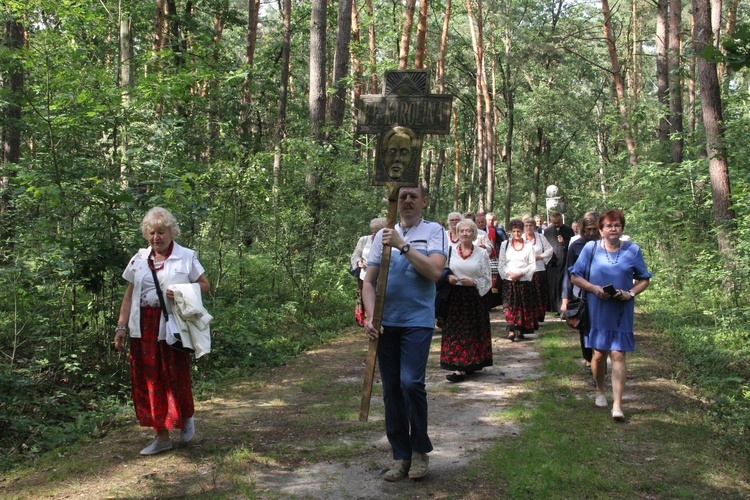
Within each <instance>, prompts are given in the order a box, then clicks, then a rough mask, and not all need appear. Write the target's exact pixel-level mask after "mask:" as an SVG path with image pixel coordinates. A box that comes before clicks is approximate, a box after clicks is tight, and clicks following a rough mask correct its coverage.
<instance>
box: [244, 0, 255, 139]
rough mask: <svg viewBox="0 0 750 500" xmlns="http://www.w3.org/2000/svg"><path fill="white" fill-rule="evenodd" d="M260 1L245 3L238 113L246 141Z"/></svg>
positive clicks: (248, 133) (252, 0)
mask: <svg viewBox="0 0 750 500" xmlns="http://www.w3.org/2000/svg"><path fill="white" fill-rule="evenodd" d="M259 12H260V0H248V1H247V35H246V37H245V65H246V66H247V76H245V80H244V82H243V85H242V106H241V111H240V128H241V133H242V137H243V138H244V139H245V140H246V141H247V139H248V138H249V137H250V133H251V127H250V117H251V114H252V110H251V108H250V104H251V102H252V97H253V76H252V75H253V62H254V59H255V43H256V40H257V39H258V15H259Z"/></svg>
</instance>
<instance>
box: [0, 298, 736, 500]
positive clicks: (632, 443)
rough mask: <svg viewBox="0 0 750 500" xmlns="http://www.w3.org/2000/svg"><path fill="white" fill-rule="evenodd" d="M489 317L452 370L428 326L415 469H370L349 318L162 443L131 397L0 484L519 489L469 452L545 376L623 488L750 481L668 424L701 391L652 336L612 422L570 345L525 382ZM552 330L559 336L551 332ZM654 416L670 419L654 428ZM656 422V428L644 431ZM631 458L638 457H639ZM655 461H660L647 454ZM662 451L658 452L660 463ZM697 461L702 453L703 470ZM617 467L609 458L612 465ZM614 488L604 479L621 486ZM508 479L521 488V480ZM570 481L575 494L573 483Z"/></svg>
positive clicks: (11, 494) (507, 419)
mask: <svg viewBox="0 0 750 500" xmlns="http://www.w3.org/2000/svg"><path fill="white" fill-rule="evenodd" d="M490 316H491V322H492V334H493V354H494V366H492V367H489V368H485V369H484V370H482V371H481V372H480V373H477V374H475V375H473V376H472V377H470V378H468V379H467V380H466V381H465V382H463V383H459V384H453V383H450V382H448V381H447V380H446V379H445V375H446V373H447V372H446V371H444V370H441V369H440V367H439V352H440V341H441V335H440V331H439V330H437V331H436V334H435V336H434V339H433V343H432V348H431V353H430V358H429V363H428V371H427V393H428V401H429V422H430V424H429V425H430V429H429V432H430V437H431V439H432V441H433V445H434V447H435V449H434V451H433V452H432V453H430V472H429V474H428V476H427V477H425V478H424V479H422V480H419V481H411V480H408V479H406V480H403V481H400V482H397V483H388V482H386V481H384V480H383V479H382V474H383V473H384V472H385V470H386V469H387V467H388V466H389V465H390V463H391V460H392V459H391V451H390V446H389V444H388V442H387V440H386V437H385V430H384V424H383V403H382V398H381V391H380V383H379V377H378V376H377V374H376V381H375V385H374V388H373V397H372V403H371V408H370V419H369V421H368V422H366V423H362V422H359V421H358V417H359V403H360V393H361V388H362V374H363V369H364V360H365V357H366V353H367V341H366V339H365V337H364V335H363V333H362V330H361V329H359V328H356V327H355V328H351V329H350V330H349V331H348V332H346V333H344V334H343V335H342V336H341V337H340V338H339V339H338V340H336V341H334V342H331V343H328V344H326V345H323V346H321V347H320V348H318V349H315V350H312V351H310V352H307V353H305V354H302V355H300V356H298V357H296V358H294V359H292V360H290V361H289V363H288V364H287V365H285V366H281V367H277V368H273V369H268V370H264V371H261V372H259V373H255V374H253V375H252V376H250V377H248V378H247V379H246V380H243V381H240V382H238V383H235V384H233V385H231V386H229V387H227V388H225V389H222V390H221V391H220V392H217V393H216V394H213V395H211V397H210V398H207V399H205V400H202V401H199V402H197V403H196V416H195V420H196V436H195V438H194V439H193V440H192V441H191V442H190V443H180V442H179V437H178V433H177V432H174V433H173V437H174V438H176V441H175V448H174V449H173V450H171V451H168V452H165V453H162V454H159V455H156V456H152V457H142V456H140V455H139V454H138V452H139V450H140V449H141V448H142V447H143V446H144V445H146V444H147V443H148V442H149V440H150V439H152V436H153V434H152V432H151V430H149V429H146V428H141V427H138V426H137V424H136V423H135V419H134V417H133V416H132V410H129V411H130V412H131V416H130V418H131V419H132V424H130V425H127V426H125V427H122V428H119V429H117V430H116V431H114V432H111V433H110V434H109V435H108V436H105V437H103V438H101V439H96V440H91V441H89V442H88V443H84V444H82V445H79V446H76V447H71V448H70V449H69V450H68V451H65V452H63V453H61V454H60V456H59V459H58V460H56V461H55V462H54V463H50V462H49V461H45V462H44V464H45V465H41V462H40V464H37V467H36V468H35V469H34V470H33V471H28V472H17V473H14V475H13V476H8V477H6V478H0V497H2V498H87V499H88V498H96V499H100V498H185V497H190V498H193V497H198V498H262V499H277V498H305V499H376V498H409V499H411V498H431V499H444V498H461V499H483V498H498V497H499V498H502V497H512V498H518V497H524V498H525V497H527V496H528V495H527V494H526V493H524V494H523V495H522V494H521V493H520V492H519V491H516V490H513V491H515V493H512V492H511V491H508V492H505V491H503V490H504V489H505V488H506V487H507V488H516V489H517V488H518V487H519V485H518V484H516V483H517V482H518V481H517V480H518V479H519V478H517V477H515V476H514V477H508V476H506V475H507V474H513V472H512V471H500V476H502V477H506V479H507V480H508V482H506V480H505V479H501V478H498V477H497V475H496V474H490V475H487V474H485V475H484V479H483V476H482V475H481V474H479V475H477V474H476V473H471V472H470V471H471V470H474V471H476V469H477V467H476V465H479V468H480V470H481V464H482V462H481V461H479V462H478V461H477V460H481V459H482V458H483V457H484V456H485V453H486V452H488V451H489V449H490V448H491V447H493V446H494V445H496V444H497V443H499V442H500V441H502V440H503V439H505V438H507V437H508V436H521V437H520V438H521V439H523V437H522V434H521V431H522V428H521V426H520V425H519V423H518V422H519V417H521V414H522V413H524V412H525V411H526V410H525V409H528V408H530V407H532V405H535V404H536V401H537V400H538V395H539V393H538V391H539V390H540V388H541V387H543V386H545V385H546V386H547V389H546V390H547V391H549V390H550V387H551V388H553V389H552V390H553V391H554V390H555V389H554V387H557V386H559V387H560V390H561V392H560V397H561V398H568V399H566V400H565V401H566V402H565V403H563V402H562V400H561V404H562V405H564V406H569V410H570V411H572V412H574V415H575V416H573V415H572V414H571V413H567V414H565V410H561V412H562V415H565V416H562V417H561V416H560V415H558V414H555V413H553V414H550V415H549V418H551V419H553V420H556V421H549V424H548V425H549V427H550V429H552V428H555V429H559V430H556V431H553V432H557V433H558V434H552V435H553V436H554V435H559V436H560V439H561V441H560V443H564V442H566V440H569V438H572V437H573V436H574V435H578V434H580V432H577V431H576V430H575V429H576V425H584V426H585V425H604V426H605V427H603V428H602V429H603V430H604V429H606V432H608V433H613V436H612V438H613V439H616V440H618V442H620V443H621V446H622V449H623V450H627V451H626V452H625V454H624V455H622V457H623V458H622V460H624V457H627V462H628V464H630V465H631V466H634V467H635V470H638V471H639V472H638V474H636V476H635V481H636V482H637V483H641V486H639V485H635V486H632V487H631V486H628V487H630V488H631V489H630V490H625V491H630V492H631V495H632V494H633V492H634V491H639V492H640V493H641V494H645V493H644V492H646V491H651V493H648V494H645V496H641V495H639V494H636V495H635V496H636V497H639V498H662V497H663V498H673V497H674V495H675V494H676V493H675V492H678V491H683V490H681V489H680V488H684V487H683V486H682V483H683V482H684V481H685V478H686V476H685V474H692V476H690V477H691V478H694V481H693V484H692V486H693V487H699V488H704V489H703V490H701V491H705V492H710V496H711V497H713V498H742V497H745V495H744V493H747V492H750V485H749V484H750V481H748V479H747V478H748V477H750V474H748V473H746V471H745V467H739V468H734V467H732V463H733V462H734V459H732V458H731V455H726V456H725V455H724V454H717V453H716V451H715V449H716V447H714V446H712V447H710V448H709V447H706V448H705V449H704V450H703V451H702V452H701V453H694V451H695V449H696V446H702V444H698V443H696V442H695V441H693V440H691V439H688V438H687V436H688V435H687V434H680V433H681V432H684V433H687V432H690V433H695V432H696V429H697V427H695V426H692V427H691V426H690V425H685V426H684V427H683V422H684V421H683V420H681V419H682V415H685V416H688V415H690V414H693V413H695V414H697V413H698V412H699V410H698V409H699V407H700V406H701V402H700V401H698V400H697V399H696V398H695V397H694V396H693V395H692V394H691V391H690V390H689V389H688V388H686V387H684V386H681V385H679V384H676V383H674V382H673V381H670V380H669V379H668V378H665V377H668V376H669V375H668V372H667V371H665V365H664V362H665V359H664V358H663V357H662V356H661V355H660V353H659V349H660V344H659V343H658V341H656V340H654V339H651V338H650V336H649V335H641V334H637V337H638V340H637V342H638V345H639V351H638V353H636V356H634V358H633V359H632V363H633V370H632V374H631V373H629V375H628V390H627V393H626V397H625V405H626V411H628V424H626V426H625V427H623V426H621V425H617V424H613V423H612V421H611V418H609V417H608V412H607V411H606V410H604V411H603V410H602V409H597V408H594V405H593V395H594V391H593V387H591V385H590V376H588V375H586V374H585V373H584V372H583V369H581V370H580V371H579V372H577V373H575V374H572V375H570V371H569V363H570V362H571V361H574V362H576V363H578V362H579V359H578V354H577V350H575V349H574V350H572V351H570V350H566V351H556V350H554V348H553V351H556V354H554V355H555V356H559V357H558V358H557V359H553V360H551V363H562V364H564V365H566V366H568V372H567V373H568V375H564V376H556V377H554V378H553V379H552V380H550V377H545V379H544V380H542V381H537V379H539V378H540V377H542V376H543V375H544V372H543V367H542V358H541V356H540V355H539V352H538V349H539V345H538V343H537V340H538V336H537V335H530V336H528V337H527V340H526V341H524V342H515V343H512V342H509V341H508V340H506V339H505V323H504V321H503V317H502V313H501V312H500V311H492V312H491V315H490ZM547 323H550V324H548V325H546V326H544V327H543V328H542V329H541V331H540V332H541V334H542V335H544V332H545V330H546V331H548V332H552V331H558V332H561V331H565V332H566V334H565V336H563V337H560V340H562V341H563V342H565V343H567V344H568V345H570V341H572V340H573V337H567V335H568V333H567V332H570V330H568V329H567V327H565V325H564V324H562V323H561V322H559V320H556V319H553V318H550V317H549V316H548V321H547ZM570 333H571V334H572V332H570ZM552 342H553V344H552V345H557V344H556V343H557V342H559V341H558V340H555V339H552ZM571 352H572V356H573V358H574V359H573V360H571V358H570V357H569V356H570V355H571ZM629 365H630V362H629ZM550 366H556V365H550ZM555 369H556V368H555ZM564 387H569V388H570V390H567V389H564ZM553 394H554V392H553ZM566 394H567V395H566ZM683 410H684V411H685V412H687V413H682V412H683ZM674 416H676V417H677V418H676V420H675V419H672V417H674ZM570 418H577V419H579V420H578V423H577V424H571V421H570V420H567V419H570ZM631 418H632V421H631ZM664 421H677V422H678V424H676V425H675V424H671V425H670V426H669V427H664V425H665V423H664ZM594 422H599V424H595V423H594ZM590 423H591V424H590ZM571 425H573V428H572V429H571ZM628 429H629V430H628ZM659 429H662V430H661V431H660V430H659ZM649 430H651V431H649ZM656 431H658V432H657V434H658V436H659V437H654V436H653V435H649V434H644V432H656ZM649 436H650V437H649ZM680 436H682V438H681V437H680ZM707 436H711V434H707ZM680 439H682V440H683V441H684V443H685V444H683V443H681V442H680ZM708 439H711V438H710V437H709V438H708ZM553 440H554V439H553ZM510 443H516V441H513V440H512V441H511V442H510ZM546 443H547V441H545V444H546ZM701 443H702V442H701ZM506 444H507V445H509V446H510V447H512V446H514V445H513V444H508V442H506ZM550 444H551V445H552V444H553V443H552V442H550ZM532 446H533V445H532ZM524 450H527V448H523V449H522V452H523V453H525V451H524ZM550 451H552V450H550ZM555 451H559V450H555ZM508 452H509V453H511V450H510V449H509V450H508ZM543 453H544V452H543ZM496 454H497V453H495V455H496ZM522 456H523V455H522ZM678 456H679V457H680V459H679V461H677V462H676V461H675V460H674V459H675V458H676V457H678ZM521 460H522V461H523V460H524V459H523V458H521ZM539 460H541V461H542V462H543V461H544V458H540V457H537V459H536V463H537V465H538V464H539ZM644 461H645V462H644ZM683 461H685V463H683ZM691 461H692V462H691ZM693 462H694V463H693ZM643 464H648V465H649V466H648V467H646V468H643V467H642V465H643ZM653 464H659V465H661V468H660V467H656V468H654V467H651V465H653ZM665 464H669V465H668V467H667V468H664V467H665ZM698 464H704V465H698ZM705 464H711V466H710V467H708V468H707V469H705V470H704V469H701V468H700V467H705ZM469 465H471V467H469ZM621 465H623V464H620V465H618V467H619V466H621ZM618 467H616V468H615V469H613V470H614V471H615V472H616V471H617V470H620V469H619V468H618ZM696 467H698V468H697V469H696ZM724 469H726V470H724ZM531 470H532V472H533V471H536V472H533V473H532V474H531V475H530V476H529V477H527V478H526V479H527V480H532V481H539V480H541V479H543V478H544V477H545V476H544V475H538V473H539V471H540V470H541V469H539V468H538V467H537V469H534V468H533V466H532V469H531ZM605 470H608V469H605ZM698 471H701V472H705V474H701V473H696V472H698ZM490 477H491V478H492V479H489V478H490ZM511 480H512V481H511ZM652 481H653V483H654V484H656V485H657V486H655V487H654V488H660V487H664V488H665V490H664V491H666V493H665V494H664V496H660V495H659V494H656V495H654V494H653V490H649V488H651V487H652V486H651V485H652ZM644 485H645V486H644ZM621 486H622V485H621ZM617 488H618V487H617V486H615V489H614V490H613V492H614V491H619V490H618V489H617ZM639 488H640V489H639ZM688 488H690V486H688ZM520 491H526V490H525V489H524V488H523V487H522V488H521V490H520ZM553 491H554V490H553ZM574 491H577V492H578V493H581V494H582V495H583V496H586V492H585V490H583V491H581V490H574ZM549 494H552V493H549ZM677 496H680V495H677Z"/></svg>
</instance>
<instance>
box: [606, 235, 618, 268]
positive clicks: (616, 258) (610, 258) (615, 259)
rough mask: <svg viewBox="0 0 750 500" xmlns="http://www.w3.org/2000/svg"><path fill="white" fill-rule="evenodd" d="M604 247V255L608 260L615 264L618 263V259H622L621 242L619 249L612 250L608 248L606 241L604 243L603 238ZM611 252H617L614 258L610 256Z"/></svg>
mask: <svg viewBox="0 0 750 500" xmlns="http://www.w3.org/2000/svg"><path fill="white" fill-rule="evenodd" d="M602 248H603V249H604V255H605V256H606V257H607V262H609V263H610V264H612V265H613V266H614V265H615V264H617V261H618V260H620V244H619V243H618V244H617V251H615V252H610V251H609V250H607V245H606V243H604V240H602ZM610 253H614V254H615V256H614V258H612V257H610V256H609V254H610Z"/></svg>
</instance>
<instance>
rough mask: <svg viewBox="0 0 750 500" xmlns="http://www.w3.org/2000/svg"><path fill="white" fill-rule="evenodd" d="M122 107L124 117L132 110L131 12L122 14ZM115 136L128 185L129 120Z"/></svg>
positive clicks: (123, 180)
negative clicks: (117, 137)
mask: <svg viewBox="0 0 750 500" xmlns="http://www.w3.org/2000/svg"><path fill="white" fill-rule="evenodd" d="M119 66H120V89H121V90H120V96H121V97H120V105H121V107H122V110H123V113H122V114H123V116H126V114H127V111H128V109H129V108H130V91H131V88H132V87H133V35H132V32H131V18H130V13H129V12H122V11H121V12H120V60H119ZM114 135H115V136H119V144H118V153H119V164H120V178H121V179H122V182H123V183H127V164H128V129H127V120H123V121H122V123H120V126H119V129H118V128H116V129H115V132H114Z"/></svg>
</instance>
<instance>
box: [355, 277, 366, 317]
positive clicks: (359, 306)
mask: <svg viewBox="0 0 750 500" xmlns="http://www.w3.org/2000/svg"><path fill="white" fill-rule="evenodd" d="M363 284H364V281H362V280H361V279H357V302H356V303H355V304H354V319H355V320H356V321H357V324H358V325H359V326H365V303H364V301H363V300H362V286H363Z"/></svg>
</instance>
